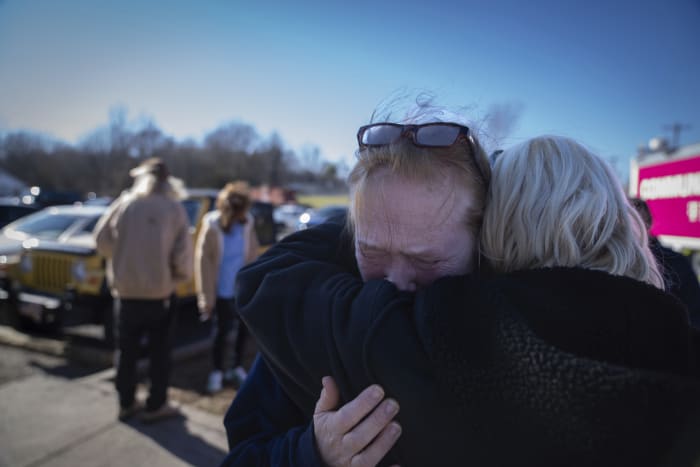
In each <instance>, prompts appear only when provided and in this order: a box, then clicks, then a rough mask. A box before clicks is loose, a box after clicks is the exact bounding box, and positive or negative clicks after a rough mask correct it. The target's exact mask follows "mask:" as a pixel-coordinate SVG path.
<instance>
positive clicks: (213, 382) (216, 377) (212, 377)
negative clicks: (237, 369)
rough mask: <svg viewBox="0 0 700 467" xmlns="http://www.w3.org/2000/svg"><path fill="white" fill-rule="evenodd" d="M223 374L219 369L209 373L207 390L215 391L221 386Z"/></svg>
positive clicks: (219, 389)
mask: <svg viewBox="0 0 700 467" xmlns="http://www.w3.org/2000/svg"><path fill="white" fill-rule="evenodd" d="M223 379H224V375H223V374H222V373H221V371H219V370H214V371H212V372H211V373H209V381H207V392H209V393H215V392H219V391H221V389H222V388H223Z"/></svg>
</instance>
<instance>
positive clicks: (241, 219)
mask: <svg viewBox="0 0 700 467" xmlns="http://www.w3.org/2000/svg"><path fill="white" fill-rule="evenodd" d="M249 208H250V197H249V195H248V186H247V185H246V184H245V183H244V182H234V183H227V184H226V186H224V188H223V189H222V190H221V191H220V192H219V194H218V196H217V198H216V210H214V211H212V212H210V213H208V214H207V215H206V216H205V217H204V219H203V220H202V228H201V230H200V232H199V234H198V236H197V242H196V245H195V276H194V277H195V288H196V290H197V305H198V307H199V312H200V314H201V316H202V319H209V318H210V317H211V316H212V314H215V322H214V325H215V335H214V344H213V346H212V364H213V371H212V372H211V373H210V374H209V380H208V382H207V390H208V391H209V392H217V391H220V390H221V388H222V383H223V379H224V370H225V368H224V361H225V357H226V351H225V350H226V341H227V337H228V334H229V333H230V332H231V330H232V328H234V327H236V329H237V330H238V331H237V333H236V344H235V353H234V355H233V357H234V358H233V365H232V366H231V368H229V369H226V370H227V371H228V372H229V373H232V374H231V375H230V376H229V378H231V379H234V378H237V379H238V380H239V382H242V381H243V380H244V379H245V376H246V371H245V369H244V368H243V367H242V366H241V356H242V352H243V344H244V342H245V338H246V336H247V331H246V327H245V325H244V324H243V323H242V322H240V320H239V318H238V312H237V311H236V301H235V294H234V284H235V280H236V274H238V271H239V269H240V268H241V267H243V266H244V265H246V264H248V263H250V262H251V261H253V260H254V259H255V258H256V256H257V252H258V247H259V243H258V238H257V235H256V233H255V229H254V226H255V221H254V220H253V217H252V216H251V214H250V212H249Z"/></svg>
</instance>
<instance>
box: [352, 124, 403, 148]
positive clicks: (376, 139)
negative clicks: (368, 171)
mask: <svg viewBox="0 0 700 467" xmlns="http://www.w3.org/2000/svg"><path fill="white" fill-rule="evenodd" d="M401 131H402V130H401V127H398V126H394V125H374V126H371V127H369V128H366V129H365V131H364V133H362V139H361V141H362V144H366V145H368V146H376V145H384V144H391V143H393V142H394V141H396V140H397V139H399V138H400V137H401Z"/></svg>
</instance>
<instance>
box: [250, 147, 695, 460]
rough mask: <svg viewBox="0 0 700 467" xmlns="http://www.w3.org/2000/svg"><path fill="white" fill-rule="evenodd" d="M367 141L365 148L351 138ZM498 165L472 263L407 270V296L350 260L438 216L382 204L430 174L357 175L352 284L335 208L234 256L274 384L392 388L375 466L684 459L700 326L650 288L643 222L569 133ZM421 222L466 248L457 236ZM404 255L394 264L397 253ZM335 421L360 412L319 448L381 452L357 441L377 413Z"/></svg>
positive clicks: (327, 393) (516, 151) (342, 389)
mask: <svg viewBox="0 0 700 467" xmlns="http://www.w3.org/2000/svg"><path fill="white" fill-rule="evenodd" d="M363 150H364V151H367V150H369V151H372V150H373V149H372V148H371V147H370V148H367V147H366V148H362V141H361V152H362V151H363ZM492 175H493V178H492V180H491V184H490V186H489V191H488V197H487V199H486V209H485V213H484V220H483V225H482V227H481V230H480V236H479V238H480V248H481V253H482V255H481V265H482V268H481V272H480V274H475V273H471V274H469V273H467V274H466V275H455V274H453V273H452V271H449V270H446V269H444V270H440V271H439V273H438V275H441V276H451V277H443V278H442V279H439V280H435V281H434V282H433V280H430V279H434V278H432V277H428V280H425V281H424V282H421V281H414V282H413V284H415V285H416V287H415V291H416V293H415V294H406V293H404V292H402V290H404V291H412V289H413V288H412V287H405V286H401V285H400V284H401V282H400V281H398V280H396V279H395V277H400V276H394V277H391V276H388V275H385V276H384V277H381V275H380V274H378V273H373V272H371V273H369V274H367V273H366V269H365V268H363V265H362V260H361V258H362V257H365V258H366V259H368V260H370V261H374V260H376V259H377V258H380V257H382V255H384V256H383V257H386V256H387V255H386V254H385V253H382V252H381V251H382V248H379V249H375V248H373V246H374V244H375V243H381V242H379V240H381V239H382V238H389V239H390V240H392V242H391V244H398V245H402V244H403V243H402V242H403V241H404V239H405V238H407V237H409V236H410V235H412V234H415V233H416V232H415V228H417V227H418V226H419V225H420V221H423V222H428V223H430V227H431V228H433V229H434V228H440V226H441V225H443V224H444V223H445V222H448V221H446V220H444V219H443V218H441V216H440V215H439V213H438V214H436V215H434V216H433V217H422V218H420V219H416V218H414V217H411V216H410V215H409V214H410V213H409V212H408V211H405V212H402V211H391V210H390V209H389V208H391V207H395V206H396V205H403V204H406V205H409V203H413V202H418V203H420V202H421V200H426V199H429V195H430V193H435V191H434V190H436V189H437V187H434V186H433V187H432V190H433V191H432V192H431V190H427V191H426V192H425V193H423V198H421V197H412V198H409V197H406V196H403V197H401V196H398V195H397V194H398V193H403V194H405V193H408V192H407V191H405V189H406V187H405V186H400V187H402V188H403V189H404V191H401V190H399V191H396V190H393V191H392V189H391V185H390V184H391V183H392V181H391V179H388V180H384V179H383V178H381V175H380V176H379V177H380V179H381V180H382V181H383V182H385V183H383V184H382V185H378V186H383V187H384V188H377V189H376V190H374V191H372V190H363V192H362V193H359V198H358V193H357V192H356V193H355V198H354V203H356V206H355V207H354V208H353V209H354V211H353V210H351V212H352V213H353V214H352V215H353V217H354V221H355V224H354V225H355V228H354V234H355V241H354V244H355V246H356V247H357V248H356V250H355V255H356V256H357V258H358V265H359V267H360V272H361V275H362V278H363V279H364V280H365V281H364V282H363V281H362V280H361V279H360V278H359V277H358V276H357V274H355V273H353V269H352V267H349V266H348V262H347V261H346V260H343V259H342V258H346V259H347V257H348V252H347V247H345V246H343V243H342V241H341V240H339V239H340V238H341V236H340V234H341V232H340V230H341V229H340V228H339V227H338V226H333V225H330V224H328V225H323V226H320V227H318V228H316V229H311V230H309V231H306V232H302V233H299V234H296V235H293V236H291V237H289V238H287V239H286V240H284V241H283V242H281V243H280V244H279V245H278V246H276V247H274V248H273V249H271V250H270V251H269V252H268V253H267V254H266V255H265V256H264V257H263V258H262V259H261V261H260V262H258V263H255V264H253V265H251V266H250V267H248V268H246V269H245V270H243V271H241V274H240V275H239V291H240V295H239V300H240V302H239V303H240V310H241V315H242V318H243V320H244V321H246V323H247V324H248V325H249V326H250V328H251V332H252V333H253V334H254V335H255V337H256V339H257V341H258V343H259V346H260V349H261V353H262V354H263V356H264V357H265V361H266V363H267V364H268V365H269V366H270V368H271V370H272V371H273V372H274V374H275V376H276V377H277V379H278V381H279V382H280V384H281V385H282V386H283V387H284V389H285V391H286V393H287V394H289V396H290V398H291V399H292V400H293V401H294V402H295V403H296V404H297V406H298V407H300V410H301V411H302V412H303V413H312V412H314V407H315V411H316V414H315V415H314V420H315V423H319V422H320V423H323V421H324V419H323V413H321V414H319V406H321V407H322V408H327V409H328V408H330V407H333V405H334V404H333V403H329V401H332V402H335V400H334V398H335V397H337V396H338V394H335V391H336V390H339V395H340V400H341V401H343V402H346V401H352V400H353V398H354V397H356V396H357V395H358V394H360V395H362V393H361V392H360V391H362V389H363V388H365V387H367V386H369V385H377V386H378V387H381V388H382V390H383V393H384V394H386V396H388V397H389V398H390V400H392V401H395V402H396V403H397V404H398V405H400V411H398V414H397V415H396V413H397V411H396V410H395V411H394V412H393V413H392V418H393V419H394V421H392V422H391V423H390V424H389V425H388V426H392V425H394V426H400V433H401V435H400V437H398V441H396V444H395V445H394V446H393V448H392V449H391V451H390V452H389V453H388V454H387V456H386V457H385V458H384V459H383V461H382V462H381V463H380V464H381V465H390V464H392V463H396V464H399V463H400V464H401V465H402V466H404V467H405V466H410V465H441V466H447V465H480V466H490V465H493V466H497V465H498V466H502V465H577V466H578V465H581V466H593V465H596V466H600V465H611V466H612V465H615V466H619V465H636V466H642V465H644V466H646V465H660V464H662V463H663V462H666V463H668V465H686V464H685V462H688V465H690V461H691V460H694V459H696V457H695V456H697V455H698V451H697V446H696V445H695V443H691V442H687V441H688V440H687V439H684V438H683V436H684V433H686V432H684V429H685V428H686V424H688V423H690V422H692V420H693V419H692V418H691V417H692V416H696V417H697V414H698V404H699V401H698V399H699V398H698V397H697V395H698V394H699V393H700V392H699V391H700V380H699V379H698V374H699V371H698V367H697V363H696V356H697V352H698V341H697V336H696V335H694V334H693V332H692V330H691V328H690V327H689V323H688V315H687V311H686V310H685V309H684V307H683V306H682V305H681V304H680V303H679V302H678V301H677V300H675V299H674V298H673V297H672V296H670V295H668V294H666V293H665V292H663V290H662V287H663V284H662V280H661V275H660V274H659V271H658V268H657V266H656V263H655V262H654V259H653V256H652V255H651V252H650V251H649V249H648V246H647V240H646V231H645V229H644V226H643V223H642V221H641V219H640V218H639V216H638V214H637V213H636V212H635V210H634V209H633V208H632V207H631V206H630V205H629V203H628V202H627V200H626V197H625V196H624V193H623V192H622V189H621V187H620V185H619V183H618V182H617V180H616V179H615V177H614V175H613V173H612V171H611V170H610V168H609V167H608V166H607V164H605V163H604V162H603V161H602V160H601V159H600V158H598V157H597V156H595V155H594V154H592V153H591V152H590V151H589V150H587V149H586V148H585V147H583V146H582V145H580V144H578V143H576V142H575V141H573V140H571V139H569V138H562V137H555V136H544V137H538V138H534V139H531V140H529V141H526V142H524V143H522V144H520V145H518V146H516V147H514V148H511V149H507V150H505V151H504V152H503V153H501V154H500V155H499V157H498V158H497V159H496V160H495V164H494V166H493V172H492ZM375 176H376V175H375ZM372 177H373V176H372V175H370V176H369V177H368V178H366V179H367V180H371V178H372ZM419 179H420V174H418V178H417V180H419ZM448 180H449V179H446V182H445V184H446V185H447V184H448ZM386 182H388V183H389V185H387V183H386ZM449 199H450V198H449V197H448V198H445V199H444V203H443V204H442V205H443V206H446V207H447V208H448V209H447V210H448V212H449V210H450V209H449V208H450V206H451V204H450V201H449ZM392 203H393V204H392ZM358 207H359V211H357V208H358ZM396 213H403V215H404V216H403V217H392V216H393V215H394V214H396ZM363 216H367V217H366V219H367V222H366V223H365V224H364V229H365V230H364V231H363V228H362V227H361V225H362V221H360V223H359V224H358V220H360V219H363ZM429 230H430V229H427V231H429ZM419 233H420V232H419ZM387 235H388V236H387ZM431 239H432V240H433V244H436V243H435V242H437V243H439V242H441V241H442V242H444V241H447V242H448V246H452V247H453V248H455V250H454V251H455V252H458V251H459V248H458V246H457V245H456V244H454V243H450V242H452V241H453V239H451V238H435V237H431ZM363 245H365V246H369V247H370V248H367V249H366V251H365V252H363V251H362V248H363ZM338 251H340V252H341V254H340V255H339V254H338ZM426 251H427V250H423V251H421V254H422V255H425V253H426ZM343 252H345V254H343ZM417 252H418V250H416V251H414V253H417ZM374 253H377V254H378V255H379V256H376V257H375V256H373V254H374ZM402 253H404V255H403V256H404V257H403V258H398V257H397V258H394V259H392V264H393V263H394V262H397V263H398V264H399V265H403V267H405V265H406V264H407V263H406V261H408V257H409V256H410V255H406V254H405V253H407V252H402ZM389 256H390V255H389ZM334 258H335V259H334ZM338 258H341V259H338ZM402 260H403V261H404V262H402ZM369 264H373V263H371V262H370V263H369ZM426 264H427V266H426V267H436V265H439V264H440V260H438V261H437V263H432V262H426ZM484 266H488V267H490V268H492V269H493V274H490V273H489V274H487V273H486V272H485V269H486V268H485V267H484ZM438 269H439V268H438ZM463 272H468V271H463ZM457 274H460V273H459V272H458V273H457ZM406 283H409V284H410V281H409V282H406ZM273 290H274V291H275V294H276V295H275V297H276V298H271V291H273ZM275 300H276V301H275ZM274 303H277V304H279V306H272V305H273V304H274ZM310 336H315V338H314V339H311V338H309V337H310ZM326 375H331V376H332V377H333V379H334V380H335V383H337V386H336V384H332V383H331V382H330V380H329V379H328V378H324V380H323V387H324V388H323V391H322V393H321V399H320V401H319V403H318V404H317V405H315V406H314V401H315V398H316V397H317V395H318V389H319V387H318V384H319V383H318V382H319V380H321V378H322V377H324V376H326ZM341 410H342V409H341ZM321 412H322V411H321ZM394 415H395V417H394ZM345 423H346V424H349V425H351V426H353V427H354V429H353V430H351V431H349V432H350V433H351V436H342V437H340V438H336V446H335V447H336V452H340V451H342V452H345V453H347V452H350V453H351V454H350V456H349V457H348V456H346V457H336V458H332V459H328V458H326V457H324V456H323V452H321V457H322V459H323V460H324V462H325V463H326V464H328V465H350V464H353V465H376V463H377V461H374V462H371V461H369V455H368V454H370V453H371V452H369V453H368V451H367V450H368V449H370V450H371V449H372V444H371V443H367V445H368V446H369V448H365V447H364V445H362V443H365V442H366V439H364V438H363V434H365V433H368V432H369V433H371V432H372V429H373V430H375V431H376V430H377V426H374V427H367V426H366V423H365V421H364V420H363V419H362V418H359V419H354V418H351V419H350V420H347V419H346V420H345ZM370 428H371V429H370ZM388 429H389V428H384V426H383V425H382V426H380V427H379V431H377V432H376V433H374V435H375V436H376V435H378V436H377V437H378V438H380V437H382V436H384V433H385V431H383V430H388ZM686 434H687V433H686ZM371 439H372V438H370V440H371ZM358 444H359V445H361V446H360V447H359V448H358V446H357V445H358ZM679 446H680V447H679ZM674 456H675V457H674Z"/></svg>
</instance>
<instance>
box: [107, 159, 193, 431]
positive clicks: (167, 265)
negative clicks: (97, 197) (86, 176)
mask: <svg viewBox="0 0 700 467" xmlns="http://www.w3.org/2000/svg"><path fill="white" fill-rule="evenodd" d="M129 173H130V175H131V176H132V177H134V184H133V186H132V187H131V189H129V190H126V191H125V192H124V193H122V195H121V196H120V197H119V198H118V199H117V200H115V201H114V202H113V203H112V205H111V206H110V208H109V209H108V210H107V212H105V214H104V215H103V216H102V218H100V220H99V222H98V223H97V225H96V226H95V230H94V236H95V241H96V245H97V251H98V253H100V254H101V255H103V256H104V257H105V258H107V280H108V283H109V285H110V288H111V291H112V296H113V297H114V299H115V300H114V301H115V310H116V311H117V312H116V313H115V315H117V316H116V317H115V318H116V320H117V322H116V324H117V325H116V329H117V333H118V336H117V346H118V350H119V352H118V356H119V357H118V363H117V378H116V388H117V392H118V393H119V405H120V411H119V418H120V420H124V419H126V418H129V417H131V416H132V415H134V414H136V413H137V412H139V411H141V409H143V406H142V404H141V403H140V402H138V401H137V400H136V397H135V393H136V383H137V377H136V364H137V361H138V357H139V353H140V350H141V339H142V337H143V336H144V335H145V336H148V342H149V354H150V355H149V357H150V364H149V377H150V382H151V385H150V391H149V397H148V400H147V401H146V407H145V409H146V410H145V411H144V412H143V413H142V414H141V419H142V420H143V421H146V422H148V421H155V420H158V419H160V418H164V417H168V416H172V415H176V414H177V411H176V410H175V409H174V408H173V407H171V406H170V405H169V404H168V402H167V390H168V384H169V378H170V352H171V337H172V331H173V328H174V324H175V319H174V318H175V310H174V307H173V306H172V303H171V300H172V298H173V295H174V292H175V286H176V284H177V283H178V282H180V281H185V280H188V279H189V278H190V277H191V276H192V269H193V259H192V240H191V237H190V233H189V227H190V225H189V221H188V218H187V213H186V212H185V209H184V207H183V206H182V204H181V202H180V199H181V198H183V197H184V195H185V191H184V188H183V184H182V182H181V181H179V180H177V179H175V178H174V177H171V176H170V174H169V171H168V168H167V166H166V165H165V164H164V163H163V161H162V160H160V159H157V158H152V159H147V160H146V161H144V162H143V163H142V164H141V165H139V166H138V167H136V168H134V169H132V170H131V171H130V172H129Z"/></svg>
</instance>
